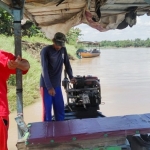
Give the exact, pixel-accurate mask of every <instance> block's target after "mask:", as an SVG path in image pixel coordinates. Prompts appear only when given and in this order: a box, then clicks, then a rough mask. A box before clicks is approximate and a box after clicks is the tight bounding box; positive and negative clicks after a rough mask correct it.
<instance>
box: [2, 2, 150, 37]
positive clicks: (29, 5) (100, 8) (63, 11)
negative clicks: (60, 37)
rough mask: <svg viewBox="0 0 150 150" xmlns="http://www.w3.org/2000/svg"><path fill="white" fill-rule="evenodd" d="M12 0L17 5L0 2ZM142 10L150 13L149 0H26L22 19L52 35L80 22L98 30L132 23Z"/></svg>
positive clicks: (48, 35) (103, 30)
mask: <svg viewBox="0 0 150 150" xmlns="http://www.w3.org/2000/svg"><path fill="white" fill-rule="evenodd" d="M13 2H15V5H16V3H18V6H19V5H20V3H19V1H18V0H2V1H0V3H1V4H0V5H2V3H5V4H6V5H8V6H9V7H13ZM144 14H147V15H148V16H149V15H150V0H40V1H39V0H26V1H25V5H24V19H23V21H22V23H24V22H25V21H26V20H31V21H33V22H34V23H35V24H36V25H37V26H39V27H40V28H41V30H42V31H43V32H44V33H45V35H46V36H47V37H48V38H50V39H52V38H53V36H54V34H55V33H56V32H58V31H59V32H63V33H65V34H66V33H67V32H68V31H69V29H70V28H71V27H74V26H76V25H79V24H81V23H85V24H87V25H89V26H90V27H92V28H95V29H97V30H99V31H100V32H105V31H108V30H114V29H124V28H126V27H128V26H129V27H132V26H134V25H135V24H136V20H137V16H141V15H144Z"/></svg>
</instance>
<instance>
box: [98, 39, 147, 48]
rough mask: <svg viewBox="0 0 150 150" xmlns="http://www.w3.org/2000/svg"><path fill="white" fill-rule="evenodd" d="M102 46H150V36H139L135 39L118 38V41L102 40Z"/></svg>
mask: <svg viewBox="0 0 150 150" xmlns="http://www.w3.org/2000/svg"><path fill="white" fill-rule="evenodd" d="M100 46H101V47H118V48H119V47H123V48H126V47H150V38H147V39H146V40H141V39H139V38H137V39H135V40H122V41H120V40H118V41H101V42H100Z"/></svg>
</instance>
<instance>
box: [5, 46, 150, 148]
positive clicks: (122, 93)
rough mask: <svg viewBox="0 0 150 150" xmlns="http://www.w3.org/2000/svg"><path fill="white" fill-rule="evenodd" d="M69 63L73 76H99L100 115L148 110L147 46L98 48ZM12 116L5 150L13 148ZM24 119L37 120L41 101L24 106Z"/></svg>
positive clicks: (149, 53)
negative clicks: (97, 51) (91, 55)
mask: <svg viewBox="0 0 150 150" xmlns="http://www.w3.org/2000/svg"><path fill="white" fill-rule="evenodd" d="M71 65H72V68H73V72H74V75H93V76H97V77H98V78H99V79H100V83H101V93H102V105H101V106H100V109H101V112H102V113H103V114H104V115H106V116H119V115H128V114H142V113H150V49H148V48H126V49H102V50H101V55H100V56H99V57H95V58H88V59H87V58H86V59H81V60H75V61H71ZM63 92H64V90H63ZM65 97H66V96H65V92H64V100H65ZM15 117H16V112H13V113H11V114H10V128H9V140H8V148H9V150H16V148H15V144H16V141H17V128H16V122H15V120H14V118H15ZM24 119H25V122H26V123H30V122H37V121H41V119H42V105H41V100H39V101H38V102H36V103H34V104H32V105H30V106H28V107H25V108H24Z"/></svg>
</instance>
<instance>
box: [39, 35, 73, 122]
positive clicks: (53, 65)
mask: <svg viewBox="0 0 150 150" xmlns="http://www.w3.org/2000/svg"><path fill="white" fill-rule="evenodd" d="M65 42H66V37H65V35H64V34H63V33H61V32H57V33H56V34H55V36H54V38H53V45H49V46H46V47H44V48H43V49H42V51H41V65H42V74H41V79H40V87H41V95H42V99H43V109H44V111H43V121H51V120H52V115H51V110H52V105H53V109H54V116H55V120H56V121H61V120H64V100H63V96H62V91H61V74H62V68H63V64H64V65H65V70H66V72H67V74H68V76H69V79H70V80H71V83H75V79H74V78H73V73H72V68H71V65H70V62H69V58H68V54H67V51H66V48H65V47H64V46H65Z"/></svg>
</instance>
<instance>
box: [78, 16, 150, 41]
mask: <svg viewBox="0 0 150 150" xmlns="http://www.w3.org/2000/svg"><path fill="white" fill-rule="evenodd" d="M76 27H78V28H80V29H81V31H82V34H83V35H82V37H81V39H82V40H85V41H102V40H111V41H115V40H126V39H136V38H140V39H147V38H149V37H150V17H149V16H147V15H144V16H140V17H137V24H136V25H135V26H133V27H132V28H130V27H127V28H125V29H123V30H117V29H116V30H109V31H106V32H100V31H98V30H96V29H93V28H91V27H90V26H88V25H86V24H81V25H79V26H76Z"/></svg>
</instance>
